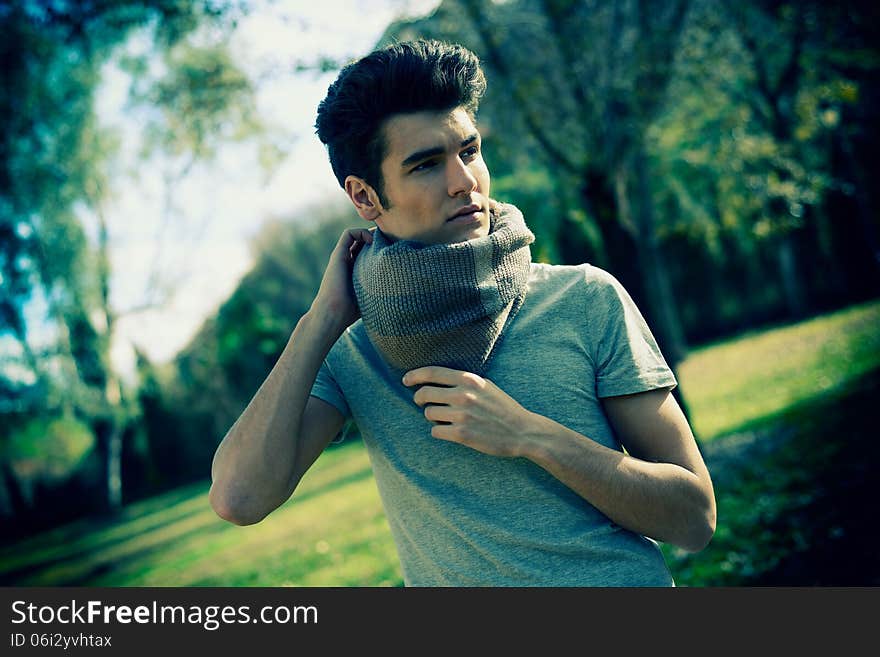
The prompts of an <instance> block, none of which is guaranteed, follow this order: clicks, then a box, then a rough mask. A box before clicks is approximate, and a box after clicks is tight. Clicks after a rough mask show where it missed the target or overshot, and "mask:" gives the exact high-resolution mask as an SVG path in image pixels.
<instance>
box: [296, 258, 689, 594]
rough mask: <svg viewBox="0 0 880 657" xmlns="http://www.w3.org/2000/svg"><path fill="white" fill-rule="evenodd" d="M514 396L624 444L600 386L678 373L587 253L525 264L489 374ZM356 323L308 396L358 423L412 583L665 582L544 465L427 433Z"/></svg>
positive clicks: (607, 389)
mask: <svg viewBox="0 0 880 657" xmlns="http://www.w3.org/2000/svg"><path fill="white" fill-rule="evenodd" d="M484 376H485V378H487V379H489V380H491V381H492V382H493V383H495V384H496V385H497V386H498V387H500V388H501V389H502V390H504V391H505V392H506V393H507V394H509V395H510V396H511V397H513V398H514V399H516V400H517V401H518V402H519V403H520V404H521V405H522V406H523V407H525V408H526V409H528V410H530V411H533V412H535V413H540V414H542V415H545V416H547V417H549V418H551V419H553V420H556V421H557V422H559V423H560V424H562V425H564V426H566V427H568V428H570V429H573V430H575V431H577V432H579V433H581V434H583V435H584V436H587V437H588V438H590V439H592V440H595V441H596V442H598V443H600V444H602V445H605V446H606V447H610V448H613V449H616V450H621V447H620V444H619V442H618V441H617V439H616V437H615V436H614V432H613V431H612V429H611V427H610V425H609V423H608V420H607V418H606V416H605V413H604V412H603V410H602V406H601V404H600V401H599V400H600V398H601V397H609V396H615V395H625V394H631V393H636V392H643V391H646V390H651V389H654V388H670V389H671V388H672V387H674V386H675V385H676V382H675V378H674V376H673V374H672V372H671V371H670V369H669V367H668V366H667V364H666V362H665V361H664V359H663V356H662V355H661V353H660V350H659V349H658V347H657V344H656V342H655V340H654V338H653V336H652V335H651V332H650V330H649V329H648V326H647V325H646V324H645V321H644V319H643V318H642V315H641V313H640V312H639V310H638V309H637V308H636V306H635V304H634V303H633V301H632V299H631V298H630V296H629V294H627V292H626V291H625V290H624V289H623V287H622V286H621V285H620V283H619V282H618V281H617V280H616V279H615V278H614V277H612V276H611V275H610V274H609V273H607V272H605V271H603V270H601V269H599V268H597V267H593V266H591V265H587V264H585V265H578V266H563V265H546V264H538V263H532V265H531V270H530V275H529V283H528V290H527V293H526V297H525V301H524V303H523V305H522V308H521V309H520V311H519V313H518V314H517V315H516V317H515V318H514V319H513V321H512V322H511V323H510V325H509V326H508V327H507V328H506V329H505V335H504V337H503V339H502V341H501V342H500V344H499V345H498V347H497V349H496V353H495V354H494V356H493V359H492V361H491V363H490V366H489V369H488V370H487V371H486V372H485V373H484ZM415 390H416V388H415V387H414V388H408V387H406V386H404V385H403V383H402V382H401V381H400V377H399V375H397V374H393V373H392V371H391V370H390V368H389V367H388V366H387V365H386V364H385V361H383V360H382V358H381V356H380V355H379V354H378V353H377V351H376V350H375V349H374V348H373V346H372V345H371V343H370V341H369V339H368V337H367V335H366V332H365V330H364V326H363V324H362V322H360V321H358V322H355V323H354V324H352V326H350V327H349V328H348V329H347V330H346V331H345V333H344V334H343V335H342V336H341V337H340V338H339V340H338V341H337V342H336V344H335V345H334V346H333V348H332V349H331V350H330V353H329V354H328V355H327V358H326V360H325V362H324V365H323V367H322V368H321V370H320V372H319V374H318V377H317V380H316V381H315V385H314V387H313V389H312V395H314V396H316V397H318V398H320V399H323V400H324V401H326V402H328V403H330V404H333V405H334V406H335V407H336V408H338V409H339V411H340V412H341V413H342V414H343V415H345V416H346V417H351V418H353V419H354V421H355V423H356V424H357V427H358V429H359V430H360V432H361V435H362V436H363V439H364V442H365V444H366V447H367V450H368V453H369V456H370V461H371V464H372V467H373V472H374V475H375V478H376V484H377V486H378V489H379V494H380V497H381V499H382V503H383V506H384V509H385V513H386V516H387V518H388V523H389V525H390V527H391V533H392V535H393V537H394V541H395V544H396V546H397V550H398V554H399V557H400V562H401V569H402V571H403V577H404V581H405V583H406V585H407V586H671V585H673V582H672V577H671V576H670V573H669V570H668V568H667V567H666V564H665V562H664V560H663V555H662V553H661V552H660V549H659V547H658V545H657V544H656V543H655V542H654V541H652V540H650V539H648V538H645V537H644V536H640V535H638V534H635V533H633V532H631V531H629V530H626V529H623V528H622V527H620V526H619V525H617V524H615V523H614V522H612V521H611V520H610V519H609V518H608V517H607V516H605V515H604V514H603V513H601V512H600V511H599V510H597V509H596V508H595V507H594V506H592V505H591V504H590V503H589V502H587V501H586V500H584V499H583V498H582V497H580V496H579V495H577V494H576V493H575V492H573V491H572V490H571V489H569V488H568V487H567V486H565V485H564V484H562V483H561V482H560V481H559V480H557V479H556V478H555V477H553V476H552V475H550V474H549V473H548V472H547V471H546V470H544V469H543V468H541V467H539V466H537V465H535V464H534V463H532V462H531V461H529V460H527V459H525V458H500V457H496V456H489V455H487V454H483V453H481V452H479V451H476V450H474V449H471V448H469V447H465V446H463V445H459V444H457V443H452V442H448V441H444V440H438V439H436V438H433V437H432V436H431V426H432V425H431V423H430V422H429V421H428V420H427V419H426V418H425V416H424V414H423V410H422V409H421V408H420V407H419V406H417V405H416V404H415V402H414V401H413V394H414V392H415Z"/></svg>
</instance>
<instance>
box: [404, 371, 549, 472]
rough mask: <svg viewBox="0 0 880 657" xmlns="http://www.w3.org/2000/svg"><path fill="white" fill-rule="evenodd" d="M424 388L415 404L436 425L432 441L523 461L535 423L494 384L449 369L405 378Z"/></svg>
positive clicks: (414, 374)
mask: <svg viewBox="0 0 880 657" xmlns="http://www.w3.org/2000/svg"><path fill="white" fill-rule="evenodd" d="M403 384H404V385H406V386H419V388H418V390H416V392H415V394H414V395H413V401H415V403H416V404H418V405H419V406H421V407H423V408H424V409H425V417H426V418H427V419H428V420H429V421H430V422H433V423H434V426H433V427H432V428H431V435H432V436H434V437H435V438H440V439H442V440H449V441H451V442H455V443H459V444H461V445H466V446H468V447H471V448H473V449H476V450H479V451H481V452H484V453H486V454H491V455H493V456H510V457H513V456H520V452H521V447H522V441H523V439H524V437H525V435H527V429H528V427H529V426H531V424H532V419H533V417H534V414H533V413H530V412H529V411H527V410H526V409H525V408H523V407H522V406H520V405H519V403H517V401H516V400H515V399H513V398H512V397H511V396H510V395H508V394H507V393H505V392H504V391H503V390H501V389H500V388H499V387H498V386H496V385H495V384H494V383H492V382H491V381H489V380H488V379H484V378H483V377H481V376H478V375H477V374H473V373H471V372H462V371H460V370H453V369H449V368H447V367H420V368H418V369H414V370H410V371H409V372H407V373H406V374H405V375H404V377H403Z"/></svg>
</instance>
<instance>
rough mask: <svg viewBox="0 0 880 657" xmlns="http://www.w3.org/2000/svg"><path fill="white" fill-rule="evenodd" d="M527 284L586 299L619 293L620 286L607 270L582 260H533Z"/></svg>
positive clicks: (531, 286) (595, 298)
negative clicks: (572, 262)
mask: <svg viewBox="0 0 880 657" xmlns="http://www.w3.org/2000/svg"><path fill="white" fill-rule="evenodd" d="M529 287H530V289H534V290H536V291H537V290H547V289H549V290H558V291H565V292H575V293H579V294H581V295H584V297H585V298H586V300H587V301H594V302H595V301H597V300H599V299H602V298H608V299H612V298H614V297H617V296H619V294H620V292H621V291H623V286H622V285H621V284H620V282H619V281H618V280H617V279H616V278H615V277H614V276H613V275H612V274H611V273H609V272H607V271H605V270H604V269H602V268H600V267H596V266H595V265H591V264H589V263H583V264H579V265H551V264H547V263H543V262H533V263H532V265H531V270H530V272H529Z"/></svg>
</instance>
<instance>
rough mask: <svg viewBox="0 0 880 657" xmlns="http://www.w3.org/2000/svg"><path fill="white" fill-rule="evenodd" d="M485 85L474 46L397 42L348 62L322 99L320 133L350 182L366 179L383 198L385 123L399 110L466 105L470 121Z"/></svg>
mask: <svg viewBox="0 0 880 657" xmlns="http://www.w3.org/2000/svg"><path fill="white" fill-rule="evenodd" d="M485 90H486V79H485V77H484V76H483V71H482V70H481V69H480V60H479V58H478V57H477V56H476V55H475V54H474V53H472V52H471V51H470V50H468V49H467V48H464V47H462V46H459V45H456V44H450V43H443V42H440V41H434V40H418V41H406V42H402V43H396V44H393V45H391V46H388V47H386V48H382V49H379V50H375V51H373V52H372V53H370V54H369V55H367V56H366V57H364V58H362V59H359V60H358V61H356V62H353V63H351V64H348V65H347V66H345V67H344V68H343V69H342V70H341V71H340V73H339V75H338V76H337V78H336V80H335V81H334V82H333V84H331V85H330V87H329V89H328V90H327V96H326V97H325V98H324V100H322V101H321V103H320V104H319V105H318V118H317V121H316V122H315V127H316V128H317V134H318V138H319V139H320V140H321V142H322V143H324V144H325V145H326V146H327V152H328V154H329V156H330V166H332V167H333V173H334V175H335V176H336V179H337V180H338V181H339V184H340V186H343V187H344V186H345V178H346V176H349V175H354V176H358V177H359V178H363V179H364V180H365V181H366V182H367V183H368V184H369V185H370V186H371V187H373V188H374V189H375V190H376V192H377V193H378V194H379V200H380V201H381V202H382V204H383V205H387V202H386V199H385V198H384V183H383V180H382V171H381V165H382V160H383V159H384V158H385V155H386V143H385V138H384V134H383V130H382V128H383V127H384V124H385V121H386V120H388V119H389V118H391V117H392V116H395V115H397V114H405V113H410V112H423V111H444V110H451V109H454V108H456V107H462V108H464V109H465V111H467V113H468V114H469V115H470V117H471V119H472V120H473V119H474V116H475V114H476V112H477V106H478V105H479V102H480V98H481V97H482V95H483V92H484V91H485Z"/></svg>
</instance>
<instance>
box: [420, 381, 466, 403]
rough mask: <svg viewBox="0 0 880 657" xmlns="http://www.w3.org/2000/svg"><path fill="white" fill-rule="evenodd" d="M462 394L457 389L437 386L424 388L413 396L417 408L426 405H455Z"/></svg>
mask: <svg viewBox="0 0 880 657" xmlns="http://www.w3.org/2000/svg"><path fill="white" fill-rule="evenodd" d="M460 396H461V393H460V392H458V391H457V390H456V389H455V388H438V387H436V386H422V387H421V388H419V389H418V390H416V393H415V394H414V395H413V401H414V402H415V403H416V405H417V406H424V405H425V404H452V403H455V402H456V401H457V400H458V398H459V397H460Z"/></svg>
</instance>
